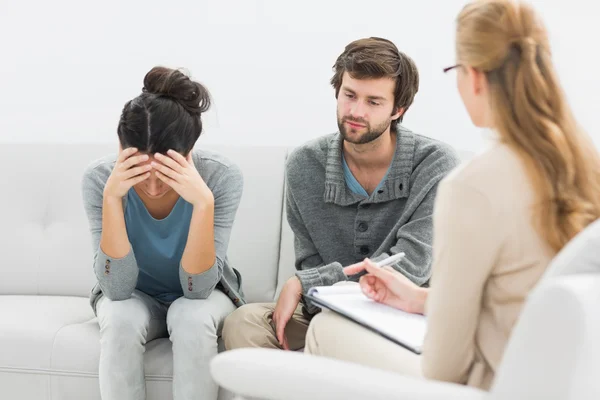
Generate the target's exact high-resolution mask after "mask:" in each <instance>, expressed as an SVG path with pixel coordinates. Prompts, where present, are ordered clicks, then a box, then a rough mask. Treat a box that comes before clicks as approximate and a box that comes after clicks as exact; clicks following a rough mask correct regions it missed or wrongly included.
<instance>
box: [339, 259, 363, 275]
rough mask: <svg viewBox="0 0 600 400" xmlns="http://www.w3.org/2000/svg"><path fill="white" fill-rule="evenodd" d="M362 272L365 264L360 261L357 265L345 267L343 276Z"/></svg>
mask: <svg viewBox="0 0 600 400" xmlns="http://www.w3.org/2000/svg"><path fill="white" fill-rule="evenodd" d="M364 270H365V264H364V263H363V262H362V261H361V262H359V263H356V264H352V265H348V266H347V267H345V268H344V274H345V275H346V276H350V275H356V274H358V273H359V272H362V271H364Z"/></svg>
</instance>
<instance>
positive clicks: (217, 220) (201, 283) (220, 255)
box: [82, 150, 245, 311]
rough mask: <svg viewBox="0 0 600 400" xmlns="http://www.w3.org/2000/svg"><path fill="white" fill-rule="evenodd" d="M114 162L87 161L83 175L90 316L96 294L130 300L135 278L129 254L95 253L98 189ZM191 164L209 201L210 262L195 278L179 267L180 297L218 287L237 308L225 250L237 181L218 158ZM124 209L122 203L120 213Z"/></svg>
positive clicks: (235, 171)
mask: <svg viewBox="0 0 600 400" xmlns="http://www.w3.org/2000/svg"><path fill="white" fill-rule="evenodd" d="M116 157H117V156H116V154H113V155H109V156H106V157H103V158H101V159H99V160H96V161H94V162H92V163H91V164H90V165H89V166H88V167H87V168H86V170H85V172H84V174H83V181H82V195H83V204H84V208H85V212H86V214H87V217H88V221H89V226H90V232H91V237H92V249H93V250H94V258H93V268H94V272H95V274H96V279H97V284H96V285H95V286H94V288H93V289H92V291H91V296H90V304H91V306H92V308H93V309H94V311H95V308H96V302H97V300H98V298H99V296H100V294H103V295H104V296H106V297H108V298H109V299H111V300H125V299H128V298H130V297H131V294H132V293H133V291H134V289H135V287H136V284H137V278H138V273H139V268H138V265H137V262H136V259H135V254H134V252H133V249H131V250H130V251H129V254H127V255H126V256H125V257H123V258H119V259H117V258H113V257H109V256H108V255H106V254H105V253H104V252H103V251H102V249H101V248H100V236H101V233H102V200H103V192H104V186H105V185H106V181H107V180H108V177H109V176H110V174H111V172H112V170H113V168H114V165H115V161H116ZM192 159H193V161H194V165H195V166H196V169H197V170H198V171H199V173H200V176H201V177H202V179H204V182H206V185H207V186H208V187H209V188H210V190H211V191H212V193H213V195H214V199H215V210H214V213H215V214H214V235H215V251H216V261H215V263H214V265H213V266H212V267H211V268H210V269H208V270H207V271H205V272H203V273H201V274H189V273H187V272H186V271H184V269H183V268H182V267H181V264H180V266H179V278H180V281H181V286H182V288H183V293H184V296H185V297H187V298H190V299H204V298H207V297H208V296H209V295H210V294H211V293H212V291H213V290H214V289H215V288H216V287H218V288H219V289H220V290H222V291H223V292H224V293H225V294H227V295H228V296H229V298H231V300H232V301H233V303H234V304H235V305H236V306H238V307H239V306H241V305H243V304H245V301H244V298H243V292H242V288H241V283H242V278H241V275H240V274H239V272H238V271H237V270H235V269H234V268H232V266H231V265H230V263H229V261H228V259H227V247H228V245H229V237H230V233H231V229H232V226H233V221H234V218H235V215H236V213H237V209H238V206H239V203H240V199H241V196H242V190H243V176H242V173H241V171H240V169H239V168H238V167H237V166H236V165H235V164H233V163H232V162H231V161H229V160H228V159H227V158H225V157H223V156H222V155H220V154H217V153H214V152H210V151H206V150H194V151H193V153H192ZM126 205H127V204H126V198H124V199H123V208H125V207H126Z"/></svg>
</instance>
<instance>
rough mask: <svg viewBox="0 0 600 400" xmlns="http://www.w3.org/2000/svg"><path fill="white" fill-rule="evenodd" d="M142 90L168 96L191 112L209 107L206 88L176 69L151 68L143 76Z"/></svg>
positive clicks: (198, 113) (205, 109)
mask: <svg viewBox="0 0 600 400" xmlns="http://www.w3.org/2000/svg"><path fill="white" fill-rule="evenodd" d="M142 91H143V92H146V93H152V94H156V95H159V96H167V97H170V98H172V99H173V100H175V101H177V102H178V103H179V104H181V105H182V106H183V107H184V108H185V109H186V110H187V111H188V112H189V113H191V114H197V115H200V114H202V113H203V112H205V111H207V110H208V109H209V108H210V94H209V92H208V90H207V89H206V88H205V87H204V86H202V85H201V84H200V83H198V82H195V81H193V80H191V79H190V78H189V77H188V76H187V75H185V74H183V73H182V72H181V71H179V70H176V69H171V68H166V67H154V68H152V69H151V70H150V71H149V72H148V73H147V74H146V76H145V77H144V88H143V89H142Z"/></svg>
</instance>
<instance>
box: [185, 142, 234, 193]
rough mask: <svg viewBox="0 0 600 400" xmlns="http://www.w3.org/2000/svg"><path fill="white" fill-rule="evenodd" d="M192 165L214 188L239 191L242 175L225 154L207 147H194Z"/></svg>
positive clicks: (207, 183) (213, 189)
mask: <svg viewBox="0 0 600 400" xmlns="http://www.w3.org/2000/svg"><path fill="white" fill-rule="evenodd" d="M192 160H193V161H194V166H195V167H196V169H197V170H198V172H199V173H200V176H202V179H204V182H206V185H207V186H208V187H209V188H210V189H211V190H212V191H213V192H214V191H215V190H220V189H228V190H232V191H238V190H239V192H240V193H241V191H242V187H243V182H244V176H243V174H242V170H241V169H240V167H239V166H238V165H237V164H236V163H234V162H233V161H232V160H231V159H229V158H228V157H226V156H225V155H223V154H221V153H219V152H216V151H213V150H207V149H194V150H193V152H192Z"/></svg>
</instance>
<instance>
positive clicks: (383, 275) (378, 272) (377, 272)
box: [364, 260, 394, 280]
mask: <svg viewBox="0 0 600 400" xmlns="http://www.w3.org/2000/svg"><path fill="white" fill-rule="evenodd" d="M364 264H365V270H367V272H368V273H370V274H372V275H373V276H376V277H378V278H380V279H384V280H389V279H393V277H394V272H391V271H389V270H388V269H385V268H381V267H378V266H377V265H376V264H375V263H373V262H372V261H371V260H365V261H364Z"/></svg>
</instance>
